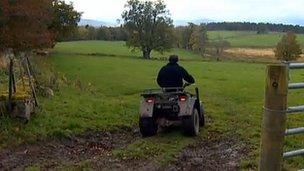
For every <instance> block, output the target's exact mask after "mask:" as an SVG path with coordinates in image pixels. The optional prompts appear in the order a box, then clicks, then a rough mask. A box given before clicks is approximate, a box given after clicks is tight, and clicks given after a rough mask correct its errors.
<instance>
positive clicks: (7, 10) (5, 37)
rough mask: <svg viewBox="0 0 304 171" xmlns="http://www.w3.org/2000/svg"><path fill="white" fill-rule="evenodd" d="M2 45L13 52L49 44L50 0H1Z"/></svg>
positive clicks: (51, 36) (50, 37)
mask: <svg viewBox="0 0 304 171" xmlns="http://www.w3.org/2000/svg"><path fill="white" fill-rule="evenodd" d="M0 4H1V7H2V8H3V10H2V12H3V13H2V14H3V16H2V22H1V23H2V26H1V34H0V37H1V40H2V47H3V48H5V49H11V50H13V51H14V52H20V51H27V50H31V49H37V48H43V47H47V46H50V45H51V44H52V42H53V38H54V37H53V35H52V33H51V32H50V30H49V28H48V24H50V21H52V11H51V8H52V1H51V0H27V1H23V0H14V1H10V0H1V2H0Z"/></svg>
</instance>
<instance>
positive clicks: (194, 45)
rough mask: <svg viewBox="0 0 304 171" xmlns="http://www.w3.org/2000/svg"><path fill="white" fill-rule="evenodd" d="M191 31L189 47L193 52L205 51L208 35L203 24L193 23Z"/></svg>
mask: <svg viewBox="0 0 304 171" xmlns="http://www.w3.org/2000/svg"><path fill="white" fill-rule="evenodd" d="M192 27H193V32H192V33H191V35H190V40H189V47H190V48H191V50H193V51H195V52H200V53H202V54H204V53H205V49H206V45H207V41H208V37H207V29H206V27H205V26H204V25H199V26H198V25H193V26H192Z"/></svg>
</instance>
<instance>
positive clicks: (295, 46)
mask: <svg viewBox="0 0 304 171" xmlns="http://www.w3.org/2000/svg"><path fill="white" fill-rule="evenodd" d="M274 52H275V56H276V58H277V59H278V60H283V61H293V60H297V59H298V58H299V57H300V55H301V54H302V50H301V46H300V44H299V43H298V42H297V36H296V35H295V34H294V33H292V32H288V33H287V34H286V35H284V36H283V37H282V39H281V41H280V42H279V43H278V44H277V46H276V49H275V51H274Z"/></svg>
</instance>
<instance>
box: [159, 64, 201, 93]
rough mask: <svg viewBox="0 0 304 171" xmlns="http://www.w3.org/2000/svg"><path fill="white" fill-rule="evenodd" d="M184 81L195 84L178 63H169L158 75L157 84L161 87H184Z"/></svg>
mask: <svg viewBox="0 0 304 171" xmlns="http://www.w3.org/2000/svg"><path fill="white" fill-rule="evenodd" d="M183 80H185V81H187V82H188V83H190V84H193V83H194V82H195V81H194V78H193V77H192V76H191V75H190V74H189V73H188V72H187V71H186V70H185V69H184V68H183V67H181V66H179V65H178V64H177V63H168V64H167V65H166V66H164V67H163V68H162V69H161V70H160V71H159V73H158V77H157V83H158V85H159V86H160V87H183V84H184V83H183Z"/></svg>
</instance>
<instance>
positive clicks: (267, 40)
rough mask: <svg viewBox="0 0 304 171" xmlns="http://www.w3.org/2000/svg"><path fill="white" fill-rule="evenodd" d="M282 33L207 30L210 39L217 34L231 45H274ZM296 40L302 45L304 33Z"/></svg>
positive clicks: (216, 36) (258, 46) (303, 44)
mask: <svg viewBox="0 0 304 171" xmlns="http://www.w3.org/2000/svg"><path fill="white" fill-rule="evenodd" d="M282 35H284V34H283V33H274V32H270V33H268V34H260V35H258V34H257V33H256V32H250V31H209V32H208V36H209V39H210V40H215V39H217V38H218V37H219V36H220V37H222V38H223V39H224V40H227V41H229V42H230V43H231V46H232V47H253V48H263V47H274V46H275V45H276V44H277V43H278V42H279V41H280V39H281V38H282ZM297 36H298V37H297V40H298V41H299V43H300V44H301V45H302V46H304V35H303V34H298V35H297Z"/></svg>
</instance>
